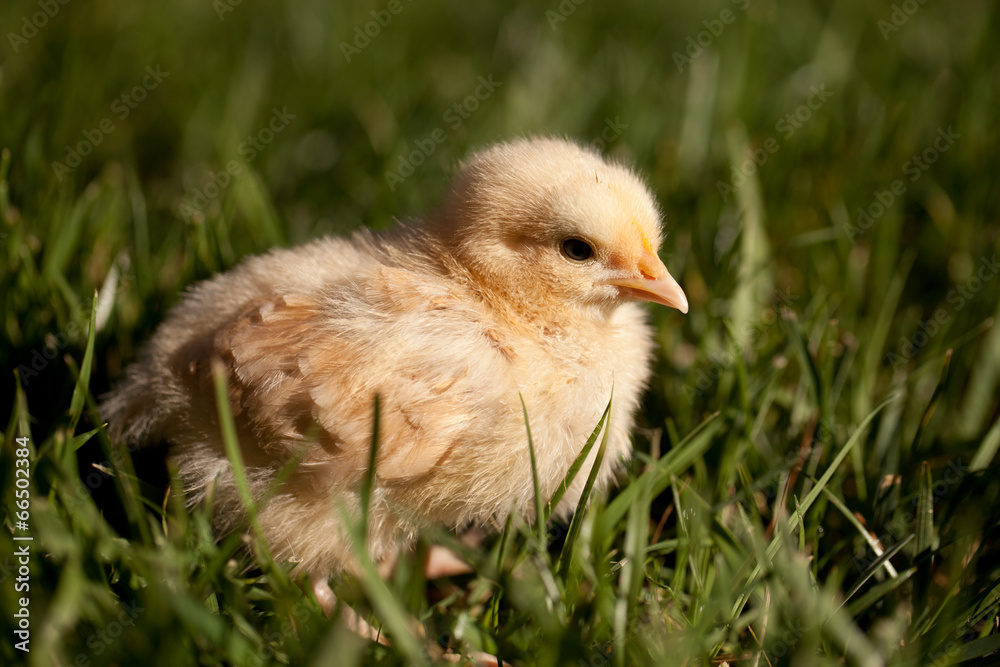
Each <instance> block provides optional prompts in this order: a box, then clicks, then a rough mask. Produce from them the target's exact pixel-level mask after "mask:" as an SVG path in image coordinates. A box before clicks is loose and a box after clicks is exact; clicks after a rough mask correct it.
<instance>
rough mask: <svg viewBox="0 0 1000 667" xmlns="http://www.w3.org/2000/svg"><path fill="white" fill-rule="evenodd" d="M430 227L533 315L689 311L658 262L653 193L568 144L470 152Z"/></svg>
mask: <svg viewBox="0 0 1000 667" xmlns="http://www.w3.org/2000/svg"><path fill="white" fill-rule="evenodd" d="M430 230H431V233H432V234H433V235H434V236H435V237H436V238H437V242H438V243H439V244H441V245H442V246H444V247H445V248H447V250H448V252H449V254H450V255H451V256H452V257H453V258H454V261H455V262H456V263H457V264H458V265H459V266H460V267H461V268H462V270H464V271H466V272H467V273H468V275H470V276H471V277H472V279H473V281H475V282H477V283H478V284H479V287H480V288H481V289H482V291H484V292H486V293H489V294H493V295H497V296H498V297H499V298H501V299H503V300H506V301H507V302H510V303H514V304H517V305H519V306H521V307H522V308H524V309H527V310H531V309H539V308H548V309H549V311H550V312H551V311H552V309H553V308H556V310H562V309H564V308H567V307H570V308H578V309H580V308H582V309H598V310H600V311H605V312H606V311H607V310H609V309H613V308H615V307H616V306H617V305H620V304H621V303H623V302H624V301H626V300H629V299H636V298H638V299H645V300H648V301H653V302H656V303H661V304H664V305H667V306H672V307H674V308H677V309H679V310H681V311H682V312H687V309H688V304H687V298H686V297H685V296H684V292H683V290H681V288H680V286H679V285H678V284H677V282H676V281H675V280H674V279H673V277H671V275H670V273H669V272H668V271H667V268H666V267H665V266H664V264H663V262H662V261H661V260H660V258H659V257H658V256H657V251H658V249H659V247H660V243H661V237H662V230H661V225H660V212H659V209H658V207H657V205H656V202H655V200H654V199H653V197H652V195H651V194H650V192H649V190H648V188H647V187H646V186H645V185H644V184H643V183H642V181H641V180H640V179H639V178H638V177H637V176H636V175H635V174H634V173H633V172H632V171H631V170H629V169H627V168H626V167H623V166H621V165H618V164H613V163H609V162H605V161H604V160H603V159H602V158H601V156H600V155H598V154H597V153H595V152H593V151H591V150H588V149H585V148H583V147H581V146H579V145H577V144H574V143H571V142H569V141H565V140H561V139H531V140H528V139H523V140H518V141H514V142H511V143H506V144H499V145H496V146H493V147H491V148H489V149H487V150H485V151H483V152H480V153H478V154H476V155H474V156H473V157H472V158H471V159H470V160H469V161H468V162H467V163H465V164H464V165H463V166H462V168H461V170H460V171H459V173H458V175H457V176H456V177H455V180H454V182H453V184H452V187H451V190H450V192H449V193H448V195H447V196H446V197H445V199H444V201H443V203H442V206H441V208H440V209H439V211H438V213H437V214H436V215H435V216H434V217H433V218H432V221H431V224H430Z"/></svg>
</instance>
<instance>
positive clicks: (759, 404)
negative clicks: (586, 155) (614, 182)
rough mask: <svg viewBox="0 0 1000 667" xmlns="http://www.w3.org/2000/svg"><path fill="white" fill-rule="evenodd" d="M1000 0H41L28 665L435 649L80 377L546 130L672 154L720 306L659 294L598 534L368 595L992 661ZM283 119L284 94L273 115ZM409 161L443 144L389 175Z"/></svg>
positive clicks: (16, 45)
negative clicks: (221, 498) (327, 610)
mask: <svg viewBox="0 0 1000 667" xmlns="http://www.w3.org/2000/svg"><path fill="white" fill-rule="evenodd" d="M390 10H391V11H390ZM372 12H375V14H374V15H373V14H372ZM997 14H998V10H997V6H996V4H995V3H991V2H987V1H985V0H981V1H977V0H960V1H958V2H952V3H948V4H942V3H933V2H928V3H924V4H921V3H920V2H918V1H917V0H909V1H907V2H897V3H863V2H857V1H846V2H839V3H835V4H834V5H832V6H828V5H826V4H824V3H818V2H808V1H804V0H802V1H793V2H784V3H777V2H773V1H767V0H749V1H745V0H740V1H739V2H730V1H728V0H726V1H721V2H710V3H707V4H694V3H692V4H682V3H669V4H668V3H662V4H658V5H651V4H649V3H641V2H631V1H628V0H626V1H623V2H617V3H613V4H602V3H597V2H582V3H580V4H575V3H573V2H571V1H570V0H563V1H562V2H561V3H558V2H555V1H554V0H553V2H550V3H538V4H534V3H520V4H518V3H513V4H500V3H489V2H486V3H478V4H477V5H475V6H474V7H472V6H466V5H454V4H449V5H431V4H426V3H420V2H408V1H405V0H401V1H400V2H399V3H398V4H397V3H395V2H392V3H389V2H387V3H381V2H364V3H355V4H353V5H352V6H350V7H348V6H341V5H339V4H337V3H321V2H316V1H315V0H289V1H287V2H283V3H263V2H255V1H254V0H243V1H242V2H239V3H238V4H237V2H236V0H215V1H214V2H210V1H209V0H199V1H194V0H172V1H170V2H166V3H152V4H148V5H147V4H140V3H126V2H121V1H116V0H105V1H92V2H85V1H84V0H72V1H70V2H67V4H65V5H61V4H59V3H58V2H57V0H48V1H47V0H30V1H29V0H25V1H22V0H6V1H5V2H4V3H3V5H2V6H0V27H2V31H0V33H2V36H3V40H2V41H3V43H2V44H0V54H2V55H0V148H3V149H4V157H3V161H2V165H0V280H2V290H3V294H4V300H3V305H2V308H3V311H2V314H0V317H2V325H3V330H4V337H3V344H2V345H0V362H2V364H3V367H4V369H5V372H4V377H5V379H4V380H3V382H2V383H0V392H2V405H3V406H4V407H5V408H9V413H10V417H9V419H7V420H4V422H3V423H7V424H9V426H8V427H7V432H6V435H7V437H6V440H5V444H4V449H3V452H2V456H3V464H2V467H0V475H2V477H3V479H2V482H3V483H2V488H3V511H4V512H5V514H4V517H5V526H7V527H8V528H10V529H11V531H13V529H14V518H13V506H14V500H13V487H14V473H13V470H14V462H13V459H14V443H13V437H14V436H15V435H28V434H29V433H30V435H31V438H32V439H31V442H32V443H33V450H32V451H33V480H32V490H33V494H34V502H33V505H32V530H33V531H35V532H34V534H35V535H36V540H35V542H34V551H33V557H32V561H31V563H32V564H31V568H32V580H31V591H30V594H31V614H32V616H31V618H32V626H31V627H32V643H31V647H32V652H31V653H30V654H24V653H21V652H19V651H17V650H16V649H15V648H14V646H13V641H14V640H13V634H12V632H13V630H12V629H13V627H14V626H13V622H12V619H13V613H14V611H15V609H16V607H15V604H16V603H15V600H16V598H17V597H18V595H19V594H18V593H16V592H15V589H14V586H15V579H16V576H15V575H16V566H13V565H12V563H13V562H14V559H13V557H12V556H11V554H13V550H14V548H15V544H14V542H12V541H11V539H10V537H9V535H8V533H9V531H0V559H2V562H0V589H2V590H3V591H4V592H3V596H2V597H3V603H2V605H0V606H3V607H4V614H3V622H2V624H0V625H3V627H4V634H3V640H2V642H0V647H2V648H0V660H3V661H4V662H5V663H8V664H12V663H14V662H15V661H18V662H20V661H28V662H30V663H31V664H37V665H41V664H59V665H69V664H164V665H166V664H204V665H216V664H240V665H243V664H253V665H257V664H272V663H282V664H296V665H297V664H329V665H352V664H369V663H375V662H385V663H387V664H419V663H421V662H429V661H431V659H432V658H433V657H434V656H433V655H417V654H405V655H404V654H403V653H399V652H398V651H396V650H394V649H387V648H385V647H380V646H374V645H367V644H364V643H362V642H358V641H353V640H352V638H351V637H350V636H349V635H345V634H344V633H343V632H342V631H341V629H340V628H339V626H337V625H336V624H331V623H330V622H329V621H327V620H326V619H324V618H323V616H322V614H321V613H320V612H319V611H318V608H317V607H316V605H315V603H313V602H312V601H311V600H309V599H308V598H306V597H304V596H303V595H302V594H301V593H300V592H299V591H298V589H297V588H296V587H295V586H294V584H292V583H291V582H288V581H287V578H286V579H283V578H282V576H281V574H280V572H282V570H280V569H275V568H274V567H273V566H270V565H269V564H267V563H266V562H260V560H259V559H258V566H259V567H258V570H255V571H251V572H250V573H249V574H244V573H243V571H242V569H241V568H238V567H235V566H234V565H231V564H230V561H229V559H230V557H232V556H233V555H234V554H236V553H238V547H239V544H238V539H237V540H233V539H230V540H227V541H223V542H221V543H218V544H217V543H216V542H215V540H214V538H213V536H212V535H211V534H210V533H209V531H208V529H207V527H206V523H205V517H204V516H203V515H202V513H200V512H198V511H195V512H193V513H187V512H185V511H184V510H183V509H182V501H180V500H179V499H178V498H177V497H176V495H174V496H171V497H170V498H169V499H168V500H167V501H164V499H163V494H162V489H161V491H160V495H159V497H157V496H156V494H155V490H154V491H148V489H147V491H148V492H147V494H146V498H147V501H148V504H147V506H146V507H145V508H144V510H143V509H137V508H138V505H137V503H138V500H137V499H138V495H136V489H137V487H136V484H134V479H133V478H132V477H131V476H130V475H129V474H128V472H129V467H130V466H131V461H130V460H129V459H128V458H127V457H125V458H123V459H121V460H120V459H119V457H115V456H111V452H110V451H109V450H107V443H104V442H102V438H103V435H102V434H100V433H97V432H95V431H94V430H93V429H95V428H96V423H92V422H90V421H88V419H90V416H89V415H88V410H87V407H86V403H85V401H83V397H84V395H85V393H86V392H85V391H84V390H85V389H88V388H89V392H90V393H92V394H93V395H100V394H101V393H103V392H104V391H107V389H108V388H109V387H110V386H111V384H112V383H113V382H114V380H115V379H116V378H117V377H119V376H120V374H121V371H122V368H123V366H124V365H125V364H127V363H128V362H129V361H130V360H132V359H133V358H134V357H135V355H136V353H137V349H138V347H139V346H140V345H141V344H142V342H143V341H144V340H146V339H147V338H148V336H149V335H150V333H151V332H152V331H153V328H154V327H155V326H156V324H157V323H158V322H159V321H161V320H162V318H163V317H164V315H165V313H166V310H167V309H168V308H169V307H170V306H171V305H172V304H174V303H176V302H177V300H178V298H179V295H180V293H181V292H182V290H183V289H184V288H185V287H186V286H188V285H190V284H191V283H193V282H194V281H196V280H198V279H201V278H205V277H207V276H209V275H211V274H212V273H213V272H216V271H219V270H223V269H225V268H228V267H230V266H232V265H233V264H235V263H236V262H238V261H239V260H240V258H241V257H243V256H245V255H247V254H251V253H256V252H260V251H263V250H265V249H267V248H269V247H272V246H274V245H292V244H296V243H300V242H303V241H306V240H308V239H311V238H315V237H317V236H320V235H323V234H329V233H335V234H339V233H344V232H347V231H349V230H351V229H354V228H357V227H359V226H361V225H368V226H371V227H374V228H385V227H388V226H391V225H392V224H393V219H394V218H402V217H408V216H413V215H419V214H420V213H421V212H422V211H426V210H428V209H429V208H431V207H432V206H434V205H435V203H436V201H437V200H438V198H439V196H440V195H441V194H442V192H443V190H444V188H445V187H446V186H447V183H448V179H449V176H450V174H451V173H452V171H453V169H454V166H455V165H456V164H457V162H458V161H459V160H461V159H462V157H463V156H464V155H466V154H467V153H468V152H469V151H470V150H472V149H474V148H475V147H478V146H482V145H484V144H487V143H489V142H492V141H496V140H500V139H505V138H509V137H512V136H517V135H525V134H537V133H546V134H560V135H567V136H570V137H573V138H576V139H578V140H580V141H583V142H588V143H590V142H593V143H594V144H595V146H596V147H598V148H599V149H601V150H603V151H604V152H605V153H606V154H608V155H609V156H612V157H614V158H617V159H622V160H625V161H627V162H629V163H632V164H635V165H636V167H637V168H638V170H639V171H640V172H642V173H643V174H645V175H647V176H648V179H649V182H650V184H651V186H652V188H653V190H654V191H655V192H656V194H657V197H658V199H659V201H660V202H661V205H662V207H663V210H664V213H665V218H666V226H667V229H668V230H669V236H668V238H667V241H666V243H665V246H664V249H663V256H664V259H665V261H666V263H667V265H668V267H669V268H670V269H671V272H672V273H673V274H674V275H675V276H677V277H678V278H679V280H680V282H681V283H682V284H683V285H684V287H685V289H686V291H687V293H688V296H689V298H690V300H691V312H690V314H689V315H687V316H681V315H679V314H678V313H675V312H667V310H666V309H657V310H655V311H653V318H654V321H655V322H656V324H657V325H658V327H659V341H660V344H661V353H660V357H659V362H658V367H657V371H658V372H657V375H656V377H655V379H654V381H653V386H652V387H651V391H650V394H649V396H648V400H647V404H646V408H645V411H644V415H643V420H642V422H643V424H642V426H643V428H642V429H641V430H640V431H639V432H638V433H637V434H636V445H637V449H638V450H639V451H640V452H641V454H640V456H639V457H638V458H637V461H636V463H635V464H634V465H633V466H632V469H631V472H630V475H629V478H628V479H624V480H623V484H622V488H621V489H620V490H619V491H616V492H613V493H612V494H610V496H609V497H608V498H598V499H595V501H594V502H593V503H592V504H591V506H590V508H589V509H588V510H587V512H586V513H585V517H584V519H583V529H582V531H581V532H580V534H579V536H578V537H575V538H574V539H569V538H566V536H565V532H566V531H565V530H564V529H563V528H562V527H556V528H554V529H553V534H552V535H550V538H551V543H550V544H549V545H548V548H545V547H544V546H540V545H538V544H537V543H536V542H534V541H533V539H532V537H531V532H530V531H529V530H527V529H524V530H518V529H517V527H514V528H511V529H510V531H509V534H508V538H509V539H506V540H504V542H503V543H502V544H500V543H497V544H495V545H494V546H493V550H492V551H491V552H490V553H489V554H488V555H487V554H480V555H478V556H477V555H475V554H470V558H477V559H479V560H477V564H479V565H480V566H481V573H480V574H479V575H477V576H472V577H466V578H459V579H456V580H454V581H445V582H437V583H432V584H425V582H423V581H422V580H420V577H419V573H416V572H402V573H400V574H399V575H398V576H397V577H396V579H395V580H393V581H392V582H390V583H389V584H387V585H386V586H385V587H383V588H379V587H378V586H377V585H376V584H375V583H373V582H361V584H360V585H359V586H354V585H353V584H352V583H351V582H344V583H343V584H342V587H343V590H341V591H340V593H341V595H342V596H344V597H346V598H347V599H351V600H353V601H354V602H355V604H356V605H357V606H358V608H359V609H363V610H364V609H371V613H372V614H373V616H372V617H371V618H372V619H373V622H379V621H380V620H384V615H385V614H386V613H387V612H386V611H385V610H386V608H387V607H386V605H389V606H392V605H396V606H398V608H399V609H403V610H405V611H406V612H407V613H410V614H412V615H414V616H416V617H417V618H419V619H420V620H421V621H423V622H425V624H426V625H427V628H428V635H429V636H431V637H433V636H435V635H436V636H437V637H438V642H437V643H439V644H442V645H448V644H450V645H451V646H452V647H453V649H454V650H455V651H459V652H460V651H462V650H469V649H472V648H475V649H477V650H485V651H491V652H494V653H499V654H500V655H501V656H502V657H503V658H504V659H506V660H507V661H508V662H511V663H514V664H525V665H536V664H537V665H561V664H588V665H599V664H618V665H625V664H709V663H716V664H718V663H722V662H730V663H746V664H754V665H765V664H801V665H814V664H844V663H845V662H846V663H847V664H864V665H879V664H914V665H916V664H937V665H945V664H958V663H960V662H963V661H970V662H969V664H972V662H981V663H983V664H986V662H987V661H989V660H990V659H991V658H990V657H989V656H990V655H991V654H992V653H993V652H994V651H996V650H997V649H998V648H1000V638H998V637H1000V635H998V634H997V610H998V601H997V600H998V596H1000V558H998V545H997V534H996V526H997V522H998V515H1000V482H998V481H997V474H996V473H997V472H998V464H997V463H996V462H995V454H996V451H997V448H998V446H1000V388H998V382H1000V327H997V326H994V323H995V320H996V317H997V316H998V315H1000V280H997V279H996V278H997V272H998V268H997V267H996V255H997V251H998V245H1000V239H998V228H1000V226H998V222H1000V220H998V198H997V195H996V192H997V178H998V174H1000V158H998V154H1000V151H998V144H1000V142H998V136H997V125H996V118H997V110H998V109H1000V99H998V93H1000V78H998V77H997V76H996V74H995V63H996V62H997V60H998V57H1000V47H998V46H997V45H996V44H997V43H996V40H995V39H993V36H994V35H995V34H997V31H998V29H1000V22H998V16H997ZM379 21H381V23H380V22H379ZM365 30H368V35H365V37H367V41H366V40H365V39H364V38H362V37H359V35H364V31H365ZM153 73H155V76H154V74H153ZM483 81H486V82H490V85H489V86H488V87H486V86H484V83H483ZM137 86H138V87H139V88H138V89H137V88H136V87H137ZM477 89H478V90H479V92H480V96H479V98H477V97H476V92H477ZM489 89H492V90H491V91H490V90H489ZM487 91H489V92H487ZM123 96H125V97H123ZM470 96H471V97H470ZM140 97H142V98H143V99H141V101H140V100H139V98H140ZM455 105H459V106H458V107H457V108H456V106H455ZM473 107H474V108H473ZM276 112H277V113H280V114H281V115H282V117H283V118H285V119H286V120H287V122H286V123H285V124H284V125H283V126H282V127H281V129H280V131H271V132H270V134H268V132H264V130H273V128H276V127H277V126H278V125H281V123H278V124H276V125H270V123H271V122H272V119H273V118H274V115H275V113H276ZM109 128H110V129H109ZM436 130H439V131H440V132H439V133H438V134H437V135H436V136H437V137H438V138H440V137H441V136H442V135H443V136H444V140H443V141H440V140H439V141H434V140H433V139H432V137H434V136H435V131H436ZM248 138H249V139H248ZM254 142H256V145H255V143H254ZM429 142H433V151H429V150H428V149H427V147H428V146H430V145H431V144H430V143H429ZM935 142H937V143H936V144H935ZM421 146H423V147H424V149H423V150H422V149H421ZM414 151H418V152H414ZM84 153H86V154H84ZM427 153H430V154H429V155H426V154H427ZM74 154H75V157H74ZM915 160H917V161H915ZM233 161H235V162H233ZM418 161H419V162H420V164H416V163H417V162H418ZM56 163H59V164H56ZM404 163H405V164H407V165H409V166H411V167H412V174H411V175H409V176H407V177H405V178H404V179H403V180H402V182H397V181H396V180H395V179H392V178H389V177H387V175H389V174H392V173H396V174H400V173H409V172H408V170H407V171H406V172H401V171H400V169H401V165H403V164H404ZM229 165H235V168H233V169H232V170H231V171H233V172H238V175H236V176H230V177H228V178H226V177H225V176H223V175H222V174H224V173H226V169H227V166H229ZM403 168H404V169H405V167H403ZM224 181H226V183H225V185H224V186H223V187H216V188H215V189H214V190H213V189H212V185H215V186H220V185H222V184H223V182H224ZM894 184H895V190H894V189H893V187H894ZM213 193H215V194H214V195H213ZM859 209H861V210H862V211H865V212H866V214H867V216H866V215H861V214H860V213H859ZM95 291H98V292H100V295H101V298H100V299H99V300H98V302H97V307H96V312H95V313H94V319H95V322H96V325H97V326H95V327H93V328H90V327H89V326H88V322H89V321H90V318H91V314H92V302H93V296H94V294H95ZM88 330H91V331H92V332H93V342H94V350H95V352H94V354H93V356H92V357H90V358H88V359H85V358H84V352H85V349H86V343H87V333H88ZM949 350H950V352H949ZM15 370H17V371H18V372H17V374H16V375H15V373H14V371H15ZM80 371H83V372H82V373H81V372H80ZM78 376H79V377H81V378H82V380H81V381H79V382H78V381H77V377H78ZM74 389H77V394H76V396H77V398H76V399H75V400H74V399H73V396H74ZM890 396H895V399H894V400H891V401H890V402H889V403H888V404H886V405H884V406H883V407H882V408H881V410H880V411H878V412H877V413H876V414H875V415H874V417H873V418H872V419H871V420H870V421H867V422H866V418H868V417H869V416H870V415H871V413H872V411H873V410H875V409H876V406H879V405H880V404H881V403H882V402H883V400H884V399H887V398H889V397H890ZM716 413H718V414H716ZM712 415H715V416H714V417H712ZM706 420H708V421H706ZM839 454H843V458H841V457H840V456H838V455H839ZM94 463H97V464H98V465H100V466H101V467H102V468H103V470H102V469H98V468H95V467H93V464H94ZM827 471H829V472H830V473H831V475H830V476H827V477H824V476H823V475H824V473H825V472H827ZM106 472H112V473H115V475H114V477H113V478H112V477H110V476H108V475H107V474H106ZM617 499H622V500H617ZM807 500H808V503H807V504H808V505H809V507H808V511H802V512H801V513H799V514H797V513H796V507H801V505H800V503H805V501H807ZM129 508H131V509H129ZM123 517H124V518H123ZM897 548H898V550H897ZM505 550H506V551H505ZM562 551H565V552H566V553H572V554H574V557H573V560H572V561H570V564H569V565H566V566H563V567H561V568H560V566H559V559H558V556H559V554H560V553H561V552H562ZM883 553H885V554H889V556H890V557H889V558H886V559H882V561H883V562H879V559H878V555H879V554H883ZM504 554H506V555H504ZM489 563H493V564H494V565H495V564H497V563H500V566H499V567H494V568H493V570H490V565H489ZM122 605H125V606H124V607H123V606H122ZM129 605H131V606H129ZM140 609H141V611H139V610H140ZM123 614H124V616H123ZM390 616H391V614H390ZM126 619H130V620H131V622H129V623H126V622H125V620H126ZM8 624H9V625H8ZM390 634H391V633H390ZM431 653H433V651H432V652H431Z"/></svg>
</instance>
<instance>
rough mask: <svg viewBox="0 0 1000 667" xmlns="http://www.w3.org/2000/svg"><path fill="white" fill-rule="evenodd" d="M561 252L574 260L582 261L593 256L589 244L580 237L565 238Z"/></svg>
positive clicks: (592, 250)
mask: <svg viewBox="0 0 1000 667" xmlns="http://www.w3.org/2000/svg"><path fill="white" fill-rule="evenodd" d="M562 249H563V252H564V253H565V254H566V256H567V257H569V258H570V259H572V260H573V261H575V262H582V261H584V260H586V259H590V258H591V257H593V256H594V249H593V248H591V247H590V244H589V243H587V242H586V241H581V240H580V239H566V240H565V241H563V244H562Z"/></svg>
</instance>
